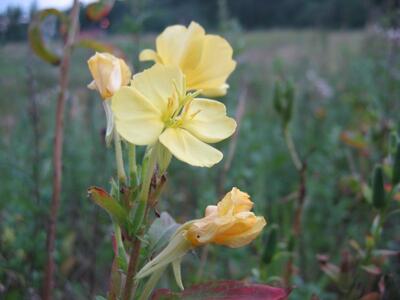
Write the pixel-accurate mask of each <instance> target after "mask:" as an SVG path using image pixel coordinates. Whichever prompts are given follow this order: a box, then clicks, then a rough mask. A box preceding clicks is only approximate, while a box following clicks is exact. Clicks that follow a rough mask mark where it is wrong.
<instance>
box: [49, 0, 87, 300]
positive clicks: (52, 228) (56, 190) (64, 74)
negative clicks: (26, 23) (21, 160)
mask: <svg viewBox="0 0 400 300" xmlns="http://www.w3.org/2000/svg"><path fill="white" fill-rule="evenodd" d="M70 19H71V25H70V28H69V32H68V38H67V41H66V43H65V45H64V51H63V57H62V60H61V66H60V82H59V85H60V91H59V94H58V99H57V111H56V128H55V139H54V146H53V166H54V176H53V195H52V199H51V207H50V216H49V225H48V229H47V241H46V250H47V259H46V261H47V262H46V267H45V274H44V281H43V299H44V300H49V299H52V298H53V297H52V294H53V293H52V292H53V290H54V289H53V286H54V268H55V265H54V257H53V256H54V248H55V238H56V222H57V215H58V209H59V206H60V198H61V183H62V181H61V180H62V146H63V133H64V108H65V100H66V93H67V88H68V81H69V65H70V57H71V51H72V46H73V44H74V40H75V35H76V33H77V31H78V27H79V23H78V22H79V1H78V0H74V4H73V7H72V11H71V15H70Z"/></svg>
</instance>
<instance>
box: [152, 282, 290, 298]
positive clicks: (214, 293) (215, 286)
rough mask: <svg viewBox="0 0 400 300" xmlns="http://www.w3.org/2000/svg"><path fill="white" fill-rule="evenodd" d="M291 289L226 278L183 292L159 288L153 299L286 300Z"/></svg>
mask: <svg viewBox="0 0 400 300" xmlns="http://www.w3.org/2000/svg"><path fill="white" fill-rule="evenodd" d="M289 293H290V290H288V289H283V288H277V287H272V286H268V285H264V284H252V283H246V282H242V281H234V280H225V281H217V282H208V283H203V284H199V285H194V286H192V287H190V288H187V289H185V290H184V291H183V292H179V293H178V292H172V291H170V290H168V289H159V290H156V291H155V292H154V293H153V296H152V298H151V299H152V300H173V299H183V300H196V299H198V300H200V299H201V300H212V299H219V300H285V299H287V298H288V296H289Z"/></svg>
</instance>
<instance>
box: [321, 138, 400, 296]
mask: <svg viewBox="0 0 400 300" xmlns="http://www.w3.org/2000/svg"><path fill="white" fill-rule="evenodd" d="M388 151H389V155H388V158H387V159H386V160H385V161H386V162H390V163H384V164H383V165H382V164H377V165H376V166H375V168H374V170H373V172H372V176H371V183H370V184H364V185H363V187H362V189H363V195H364V198H365V200H366V201H367V202H368V203H369V205H370V208H371V209H372V210H373V211H374V215H375V216H374V217H373V219H372V220H371V225H370V229H369V231H368V232H367V233H366V235H365V239H364V241H363V242H359V241H356V240H355V239H351V240H350V241H349V246H350V248H351V251H344V252H343V254H342V259H341V262H340V265H339V266H337V265H335V264H333V263H331V262H330V261H329V257H326V256H324V255H319V256H318V261H319V264H320V267H321V270H322V271H323V272H324V273H325V274H326V275H327V276H328V277H329V278H330V279H331V280H332V281H333V282H334V283H335V285H336V287H337V289H338V290H339V292H340V293H341V294H342V296H343V297H344V299H359V298H360V297H363V298H362V299H364V298H365V299H396V298H398V297H399V296H400V294H399V293H398V290H397V289H395V288H394V287H393V284H394V282H395V281H396V280H398V278H393V277H392V276H391V275H390V274H385V271H384V269H385V268H386V267H387V265H388V263H389V262H390V260H392V259H393V258H395V257H399V255H400V252H399V251H397V250H392V249H381V248H380V247H381V246H382V244H381V239H382V236H383V234H384V227H385V223H387V222H389V221H390V218H393V216H395V215H397V214H399V213H400V209H399V208H398V204H397V202H398V201H396V199H398V197H399V186H398V184H399V182H400V179H399V174H400V173H399V172H400V141H399V138H398V135H397V133H395V132H393V133H392V134H391V135H390V142H389V147H388ZM360 284H365V285H366V286H365V287H366V288H365V290H364V291H360V290H359V288H358V287H359V285H360Z"/></svg>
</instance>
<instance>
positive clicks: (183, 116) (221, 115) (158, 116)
mask: <svg viewBox="0 0 400 300" xmlns="http://www.w3.org/2000/svg"><path fill="white" fill-rule="evenodd" d="M198 94H199V93H198V92H195V93H186V85H185V78H184V76H183V74H182V72H181V71H180V69H179V68H178V67H172V66H169V67H166V66H162V65H155V66H153V67H151V68H150V69H147V70H145V71H144V72H142V73H139V74H136V75H135V76H134V77H133V80H132V84H131V86H129V87H122V88H121V89H120V90H119V91H118V92H117V93H116V94H115V95H114V96H113V98H112V103H111V108H112V111H113V113H114V117H115V124H116V129H117V131H118V133H119V134H120V135H121V136H122V137H123V138H124V139H125V140H127V141H128V142H130V143H132V144H135V145H153V144H155V143H156V142H158V141H159V142H160V143H161V144H162V145H164V146H165V147H166V148H167V149H168V150H169V151H170V152H171V153H172V154H173V155H174V156H175V157H177V158H178V159H180V160H182V161H184V162H186V163H188V164H191V165H193V166H201V167H204V166H206V167H210V166H212V165H214V164H216V163H218V162H219V161H220V160H221V159H222V157H223V155H222V153H221V152H220V151H218V150H217V149H215V148H213V147H211V146H210V145H208V143H216V142H219V141H221V140H224V139H226V138H227V137H229V136H230V135H232V134H233V132H234V131H235V128H236V122H235V120H233V119H231V118H228V117H227V116H226V108H225V105H224V104H222V103H220V102H218V101H214V100H210V99H204V98H196V96H197V95H198Z"/></svg>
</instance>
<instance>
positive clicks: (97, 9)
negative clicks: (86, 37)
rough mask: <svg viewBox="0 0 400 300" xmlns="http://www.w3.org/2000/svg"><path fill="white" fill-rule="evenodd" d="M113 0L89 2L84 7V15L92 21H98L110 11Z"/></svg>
mask: <svg viewBox="0 0 400 300" xmlns="http://www.w3.org/2000/svg"><path fill="white" fill-rule="evenodd" d="M114 2H115V1H114V0H101V1H98V2H94V3H91V4H89V5H88V6H87V8H86V15H87V16H88V18H89V19H90V20H92V21H95V22H97V21H100V20H101V19H103V18H104V17H105V16H107V15H108V14H109V13H110V11H111V9H112V8H113V6H114Z"/></svg>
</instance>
